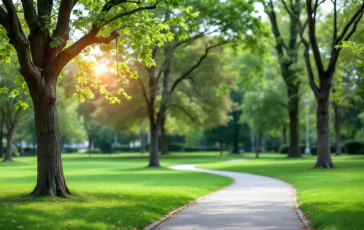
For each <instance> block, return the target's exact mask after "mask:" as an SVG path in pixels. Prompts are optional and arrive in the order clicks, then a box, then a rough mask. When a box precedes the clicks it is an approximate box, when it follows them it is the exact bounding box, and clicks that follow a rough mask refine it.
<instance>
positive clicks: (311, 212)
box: [200, 154, 364, 230]
mask: <svg viewBox="0 0 364 230" xmlns="http://www.w3.org/2000/svg"><path fill="white" fill-rule="evenodd" d="M243 155H246V156H247V157H248V158H253V154H243ZM315 160H316V158H315V157H305V158H303V159H287V158H285V156H284V155H280V154H262V155H261V159H252V160H250V161H247V162H232V163H212V164H207V165H203V166H200V167H201V168H207V169H218V170H228V171H236V172H249V173H254V174H260V175H265V176H270V177H275V178H279V179H282V180H284V181H287V182H289V183H291V184H293V185H294V187H295V188H296V189H297V194H298V198H299V204H300V207H301V209H302V210H303V212H304V213H305V214H306V215H307V216H308V218H309V219H310V221H311V224H312V225H313V227H314V228H319V229H330V230H333V229H358V230H359V229H364V156H338V157H333V161H334V164H335V166H336V169H313V168H312V167H313V166H314V163H315Z"/></svg>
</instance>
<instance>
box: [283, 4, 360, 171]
mask: <svg viewBox="0 0 364 230" xmlns="http://www.w3.org/2000/svg"><path fill="white" fill-rule="evenodd" d="M282 2H283V4H284V6H285V9H286V11H287V12H288V13H289V14H290V16H291V17H293V18H295V19H296V21H297V23H298V27H299V33H300V38H301V41H302V43H303V44H304V48H305V51H304V58H305V63H306V69H307V73H308V78H309V81H310V86H311V89H312V91H313V93H314V95H315V98H316V101H317V113H316V114H317V122H316V124H317V127H316V131H317V162H316V165H315V167H318V168H333V167H335V166H334V164H333V162H332V159H331V149H330V132H329V97H330V92H331V87H332V81H333V77H334V73H335V69H336V64H337V61H338V58H339V54H340V52H341V48H339V49H337V48H336V46H337V45H341V44H342V42H344V41H348V40H349V39H350V38H351V36H352V35H353V34H354V33H355V31H356V29H357V26H358V24H359V22H360V21H361V19H362V17H363V14H364V1H360V0H358V1H350V4H348V3H349V1H347V0H345V1H337V0H333V1H331V2H332V4H333V5H332V6H333V11H332V12H330V15H332V23H331V26H329V27H326V30H327V31H330V32H331V36H330V37H331V38H332V42H331V46H330V51H329V52H328V53H329V56H323V53H324V54H325V52H326V51H323V50H324V49H322V47H321V49H320V44H319V41H318V39H317V34H318V33H317V29H316V27H317V24H318V22H319V20H318V18H319V16H318V9H319V7H320V5H321V4H322V3H324V2H325V1H312V0H306V12H307V14H306V16H307V22H305V23H301V21H300V18H299V17H298V16H297V15H296V13H295V11H294V9H293V8H292V6H289V5H288V4H287V3H286V1H285V0H282ZM348 15H350V16H348ZM339 23H340V27H339ZM306 26H307V28H308V40H307V39H306V37H305V34H304V29H305V27H306ZM340 28H342V29H341V31H340ZM310 49H312V54H313V57H314V63H315V65H316V69H317V76H318V84H316V82H315V72H316V70H315V69H314V68H313V67H312V64H311V60H310Z"/></svg>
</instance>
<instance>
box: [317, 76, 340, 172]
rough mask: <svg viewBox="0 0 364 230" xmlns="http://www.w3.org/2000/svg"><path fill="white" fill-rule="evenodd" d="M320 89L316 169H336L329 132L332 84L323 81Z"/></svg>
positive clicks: (318, 97)
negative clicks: (332, 158)
mask: <svg viewBox="0 0 364 230" xmlns="http://www.w3.org/2000/svg"><path fill="white" fill-rule="evenodd" d="M320 85H321V86H320V89H321V92H319V93H318V94H317V95H316V101H317V111H316V118H317V122H316V130H317V162H316V165H315V167H316V168H334V167H335V166H334V164H333V163H332V160H331V150H330V131H329V95H330V86H329V85H330V83H329V81H327V82H326V81H325V79H321V82H320Z"/></svg>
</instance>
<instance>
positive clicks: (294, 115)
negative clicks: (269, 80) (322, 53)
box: [265, 0, 301, 157]
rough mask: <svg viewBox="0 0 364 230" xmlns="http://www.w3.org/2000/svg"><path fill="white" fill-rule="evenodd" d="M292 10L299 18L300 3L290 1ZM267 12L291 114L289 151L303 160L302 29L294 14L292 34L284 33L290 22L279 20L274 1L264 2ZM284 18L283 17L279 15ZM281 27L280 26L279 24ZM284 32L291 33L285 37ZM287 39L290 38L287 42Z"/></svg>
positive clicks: (279, 10)
mask: <svg viewBox="0 0 364 230" xmlns="http://www.w3.org/2000/svg"><path fill="white" fill-rule="evenodd" d="M290 9H291V11H292V13H293V14H294V15H296V16H297V17H298V18H299V17H300V15H301V0H291V1H290ZM265 12H266V14H267V15H268V17H269V19H270V22H271V28H272V32H273V35H274V38H275V43H276V44H275V50H276V55H277V56H278V61H279V65H280V69H281V76H282V78H283V80H284V82H285V84H286V86H287V95H288V98H289V100H288V113H289V133H290V138H289V152H288V157H301V154H300V151H301V150H300V135H299V134H300V131H299V100H300V98H299V88H300V84H301V81H300V80H299V73H300V71H301V70H300V68H299V67H298V65H297V64H298V51H299V45H300V42H299V40H298V39H299V38H298V37H299V28H298V22H297V20H296V19H295V18H294V16H293V15H288V16H289V20H288V23H289V31H285V30H284V29H283V30H282V27H284V26H282V25H286V24H287V21H283V22H282V23H279V19H278V18H277V12H279V14H278V15H280V14H281V13H282V12H281V9H279V8H278V7H277V6H275V5H274V1H273V0H267V1H265ZM280 17H284V16H282V15H281V16H280ZM280 24H281V25H280ZM282 32H283V33H285V32H286V33H288V35H286V34H282ZM286 37H288V38H287V39H286Z"/></svg>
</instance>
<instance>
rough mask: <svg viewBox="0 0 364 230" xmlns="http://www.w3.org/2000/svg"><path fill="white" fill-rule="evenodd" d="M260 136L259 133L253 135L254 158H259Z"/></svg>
mask: <svg viewBox="0 0 364 230" xmlns="http://www.w3.org/2000/svg"><path fill="white" fill-rule="evenodd" d="M261 137H262V135H261V134H257V135H256V137H255V158H259V152H260V140H261Z"/></svg>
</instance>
